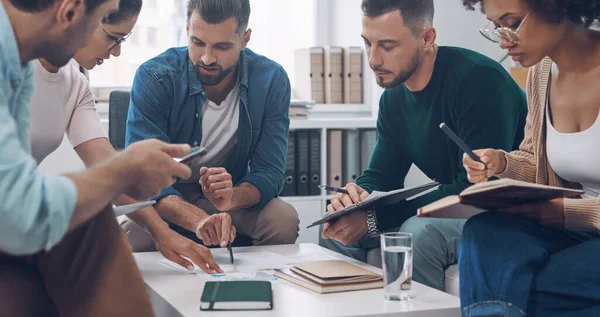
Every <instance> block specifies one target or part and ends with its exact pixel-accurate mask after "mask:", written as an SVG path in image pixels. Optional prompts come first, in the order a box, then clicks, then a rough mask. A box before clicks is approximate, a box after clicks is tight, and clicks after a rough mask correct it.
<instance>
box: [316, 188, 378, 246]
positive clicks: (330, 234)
mask: <svg viewBox="0 0 600 317" xmlns="http://www.w3.org/2000/svg"><path fill="white" fill-rule="evenodd" d="M345 189H346V191H347V192H348V194H339V195H337V196H335V197H333V198H331V203H330V204H329V205H327V212H329V213H330V214H333V213H336V212H338V211H340V210H342V209H344V208H346V207H348V206H351V205H354V204H356V203H359V202H361V201H363V200H365V199H367V197H369V193H368V192H367V191H366V190H364V189H362V188H361V187H360V186H358V185H356V184H354V183H349V184H347V185H346V187H345ZM367 231H368V227H367V218H366V212H364V211H360V212H354V213H351V214H349V215H346V216H343V217H341V218H339V219H338V220H337V221H336V222H334V223H326V224H324V225H323V232H322V233H321V237H323V239H335V240H337V241H339V242H341V243H343V244H344V245H348V244H352V243H354V242H356V241H358V240H360V239H361V238H362V237H363V236H364V235H366V234H367Z"/></svg>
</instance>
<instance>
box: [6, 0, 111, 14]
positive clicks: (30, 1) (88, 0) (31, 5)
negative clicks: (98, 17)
mask: <svg viewBox="0 0 600 317" xmlns="http://www.w3.org/2000/svg"><path fill="white" fill-rule="evenodd" d="M9 1H10V3H11V4H12V5H13V6H15V8H17V9H19V10H21V11H25V12H30V13H35V12H41V11H44V10H48V9H50V8H51V7H52V5H54V2H55V1H56V0H9ZM106 1H108V0H84V1H83V3H84V4H85V13H86V14H87V13H90V12H92V11H94V10H96V9H97V8H98V7H99V6H101V5H103V4H104V3H105V2H106Z"/></svg>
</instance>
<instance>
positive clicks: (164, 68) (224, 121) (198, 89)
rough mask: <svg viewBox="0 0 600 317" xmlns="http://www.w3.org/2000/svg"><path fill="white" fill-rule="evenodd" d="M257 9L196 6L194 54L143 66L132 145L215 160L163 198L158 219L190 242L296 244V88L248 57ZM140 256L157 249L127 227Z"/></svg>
mask: <svg viewBox="0 0 600 317" xmlns="http://www.w3.org/2000/svg"><path fill="white" fill-rule="evenodd" d="M249 16H250V4H249V1H248V0H190V1H189V2H188V21H187V35H188V46H187V47H181V48H172V49H169V50H167V51H166V52H165V53H163V54H161V55H159V56H157V57H155V58H153V59H151V60H150V61H148V62H146V63H144V64H143V65H142V66H141V67H140V68H139V70H138V71H137V74H136V76H135V80H134V84H133V88H132V91H131V104H130V108H129V114H128V120H127V137H126V142H127V144H131V143H133V142H137V141H140V140H144V139H150V138H156V139H159V140H162V141H165V142H168V143H171V142H180V143H188V144H190V145H191V146H193V147H198V146H201V147H205V148H206V150H207V152H206V154H205V155H204V156H202V157H201V159H200V160H199V162H197V163H195V164H194V165H193V166H192V173H193V176H192V178H190V180H188V181H179V182H177V183H176V184H174V185H173V186H172V187H168V188H165V189H164V190H163V191H162V193H161V194H160V195H159V196H158V197H156V199H157V200H158V203H157V205H156V209H157V211H158V213H159V214H160V215H161V217H163V218H164V219H165V220H167V222H169V223H170V225H171V227H172V228H173V229H174V230H176V231H178V232H180V233H181V234H182V235H184V236H186V237H188V238H191V239H193V240H195V241H196V242H200V240H201V242H202V243H204V244H205V245H219V246H221V247H226V246H227V245H228V244H229V243H231V242H232V241H233V240H234V239H235V237H236V234H237V233H238V232H239V233H240V234H241V235H243V236H246V237H249V238H251V239H252V242H253V244H255V245H266V244H291V243H294V242H295V241H296V238H297V237H298V224H299V220H298V214H297V213H296V210H295V209H294V208H293V207H292V206H291V205H289V204H288V203H286V202H284V201H283V200H281V199H279V198H276V197H277V196H278V194H279V193H280V192H281V190H282V188H283V182H284V170H285V160H286V154H287V141H288V140H287V136H288V129H289V103H290V84H289V79H288V77H287V74H286V72H285V71H284V69H283V68H282V67H281V66H280V65H278V64H277V63H275V62H273V61H271V60H269V59H267V58H266V57H263V56H260V55H258V54H256V53H254V52H252V51H251V50H249V49H247V48H246V45H247V44H248V42H249V41H250V36H251V33H252V31H251V30H250V29H247V26H248V20H249ZM124 226H125V228H126V231H128V232H129V234H128V235H129V241H130V244H131V245H132V248H133V249H134V250H135V251H147V250H152V249H154V248H155V246H154V244H153V243H152V240H151V238H150V236H148V235H147V234H145V232H143V231H142V229H141V228H140V227H138V226H137V225H135V224H133V223H131V222H128V223H126V224H124Z"/></svg>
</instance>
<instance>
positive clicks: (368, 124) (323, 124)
mask: <svg viewBox="0 0 600 317" xmlns="http://www.w3.org/2000/svg"><path fill="white" fill-rule="evenodd" d="M376 125H377V119H375V118H373V117H362V118H310V119H291V120H290V129H291V130H298V129H371V128H375V126H376Z"/></svg>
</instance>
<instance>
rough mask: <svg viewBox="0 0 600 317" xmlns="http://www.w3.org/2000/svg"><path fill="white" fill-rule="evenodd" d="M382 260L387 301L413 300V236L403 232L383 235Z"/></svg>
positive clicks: (384, 293)
mask: <svg viewBox="0 0 600 317" xmlns="http://www.w3.org/2000/svg"><path fill="white" fill-rule="evenodd" d="M381 258H382V261H381V262H382V266H383V282H384V285H385V286H384V289H383V295H384V297H385V299H388V300H397V301H400V300H408V299H410V298H412V297H413V294H412V293H411V285H412V266H413V235H412V234H411V233H401V232H400V233H385V234H382V235H381Z"/></svg>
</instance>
